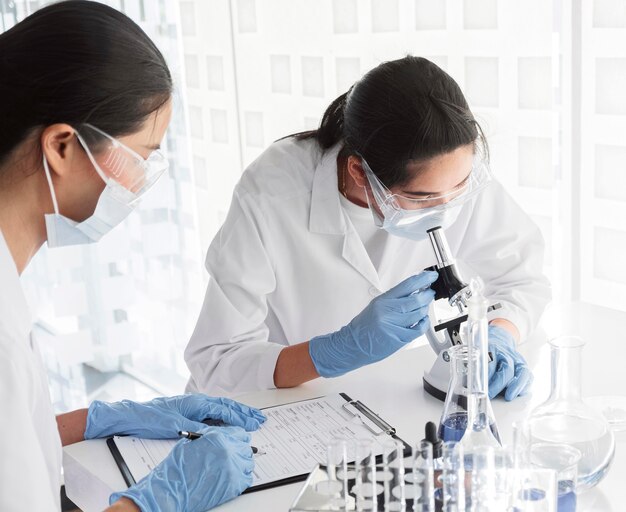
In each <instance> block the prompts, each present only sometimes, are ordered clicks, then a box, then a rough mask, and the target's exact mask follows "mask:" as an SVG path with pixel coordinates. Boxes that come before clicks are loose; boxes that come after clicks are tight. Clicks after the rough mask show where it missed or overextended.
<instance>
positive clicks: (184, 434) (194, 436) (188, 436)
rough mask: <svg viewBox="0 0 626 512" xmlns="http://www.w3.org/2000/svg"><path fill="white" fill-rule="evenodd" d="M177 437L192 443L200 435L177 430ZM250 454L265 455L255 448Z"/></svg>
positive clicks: (200, 435)
mask: <svg viewBox="0 0 626 512" xmlns="http://www.w3.org/2000/svg"><path fill="white" fill-rule="evenodd" d="M178 435H179V436H181V437H185V438H187V439H191V440H192V441H193V440H194V439H199V438H201V437H202V434H198V432H187V431H186V430H179V431H178ZM252 453H254V454H255V455H265V452H262V451H261V450H259V449H258V448H257V447H256V446H253V447H252Z"/></svg>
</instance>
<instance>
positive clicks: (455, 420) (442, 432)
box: [438, 412, 500, 442]
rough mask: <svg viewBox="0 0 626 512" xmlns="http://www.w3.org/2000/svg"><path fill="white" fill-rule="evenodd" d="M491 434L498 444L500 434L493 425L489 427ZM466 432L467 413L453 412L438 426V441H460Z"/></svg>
mask: <svg viewBox="0 0 626 512" xmlns="http://www.w3.org/2000/svg"><path fill="white" fill-rule="evenodd" d="M489 428H490V429H491V432H492V434H493V435H494V437H495V438H496V439H497V440H498V442H500V434H498V427H496V424H495V423H491V424H490V425H489ZM465 430H467V413H466V412H455V413H452V414H451V415H450V416H448V417H447V418H446V419H445V420H444V421H443V423H441V424H440V425H439V431H438V434H439V439H442V440H443V441H444V442H446V441H460V440H461V438H462V437H463V434H465Z"/></svg>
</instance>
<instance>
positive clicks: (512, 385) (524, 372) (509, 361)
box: [489, 325, 533, 401]
mask: <svg viewBox="0 0 626 512" xmlns="http://www.w3.org/2000/svg"><path fill="white" fill-rule="evenodd" d="M489 351H490V352H491V355H492V356H493V360H492V361H491V362H490V363H489V398H494V397H496V396H498V395H499V394H500V393H501V392H502V390H505V392H504V399H505V400H507V401H511V400H513V399H514V398H516V397H518V396H522V395H525V394H526V393H528V391H529V390H530V386H531V384H532V382H533V374H532V372H531V371H530V368H528V364H527V363H526V359H524V356H522V354H520V353H519V352H518V351H517V349H516V348H515V338H513V335H512V334H511V333H509V331H507V330H506V329H503V328H502V327H498V326H496V325H490V326H489Z"/></svg>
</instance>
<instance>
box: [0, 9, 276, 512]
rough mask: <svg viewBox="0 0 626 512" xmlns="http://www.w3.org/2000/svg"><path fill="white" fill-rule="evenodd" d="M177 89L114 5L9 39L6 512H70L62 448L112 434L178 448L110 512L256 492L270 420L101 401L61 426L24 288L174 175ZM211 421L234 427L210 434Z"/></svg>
mask: <svg viewBox="0 0 626 512" xmlns="http://www.w3.org/2000/svg"><path fill="white" fill-rule="evenodd" d="M171 96H172V78H171V76H170V72H169V69H168V67H167V65H166V63H165V60H164V59H163V56H162V55H161V53H160V52H159V50H158V49H157V47H156V46H155V45H154V43H153V42H152V41H150V39H149V38H148V37H147V36H146V34H145V33H144V32H143V31H142V30H141V28H140V27H139V26H137V25H136V24H135V23H134V22H133V21H131V20H130V19H129V18H127V17H126V16H124V15H123V14H121V13H119V12H118V11H116V10H115V9H112V8H110V7H107V6H106V5H103V4H100V3H95V2H87V1H82V0H73V1H68V2H60V3H55V4H52V5H49V6H47V7H45V8H43V9H41V10H39V11H37V12H35V13H34V14H32V15H31V16H29V17H28V18H26V19H25V20H23V21H22V22H21V23H18V24H17V25H15V26H14V27H13V28H11V29H10V30H8V31H7V32H4V33H3V34H0V404H2V413H1V414H0V455H1V457H2V463H1V464H0V482H2V484H1V485H2V488H1V489H2V490H1V492H0V510H2V512H12V511H18V510H19V511H22V510H31V511H37V512H48V511H54V510H59V509H60V504H61V500H60V488H61V446H62V445H67V444H71V443H75V442H78V441H82V440H83V439H95V438H107V437H110V436H113V435H116V434H117V435H136V436H141V437H147V438H153V439H159V438H165V439H171V438H176V437H178V431H180V430H186V431H198V432H200V433H201V434H202V435H201V436H200V438H199V439H197V440H195V441H193V443H191V442H190V441H189V440H183V441H180V442H179V443H177V444H176V445H175V447H174V448H173V450H172V451H171V453H170V454H169V456H168V457H166V458H165V460H164V461H163V462H162V463H161V464H159V465H158V466H157V467H156V468H155V469H154V471H152V472H151V473H149V474H148V475H147V476H146V477H145V478H143V479H142V480H140V481H139V482H137V483H136V484H135V485H133V486H132V487H130V488H128V489H120V492H117V493H114V494H113V495H112V496H111V497H110V503H111V507H110V510H117V511H139V510H141V511H143V512H147V511H160V510H168V511H183V510H185V511H197V512H204V511H205V510H207V509H209V508H211V507H213V506H215V505H218V504H219V503H222V502H224V501H226V500H229V499H231V498H233V497H235V496H237V495H238V494H240V493H241V492H242V491H243V490H244V489H245V488H246V487H248V486H249V485H250V484H251V483H252V469H253V467H254V462H253V459H252V450H251V447H250V434H248V433H247V432H246V430H255V429H256V428H258V427H259V425H260V424H261V423H262V422H263V421H264V416H263V414H262V413H261V412H260V411H258V410H256V409H252V408H250V407H247V406H245V405H242V404H239V403H237V402H233V401H232V400H227V399H223V398H210V397H208V396H205V395H200V394H197V395H186V396H178V397H170V398H157V399H155V400H152V401H150V402H145V403H137V402H131V401H129V400H124V401H122V402H115V403H106V402H101V401H99V400H96V401H94V402H93V403H92V404H91V405H90V406H89V408H88V409H81V410H78V411H72V412H68V413H65V414H60V415H58V416H56V418H55V415H54V412H53V408H52V404H51V402H50V393H49V390H48V384H47V378H46V372H45V369H44V368H43V365H42V364H41V360H40V356H39V352H38V349H37V345H36V343H35V342H34V340H33V339H32V337H31V334H30V331H31V322H30V315H29V312H28V306H27V304H26V299H25V297H24V294H23V291H22V288H21V285H20V280H19V276H20V274H21V273H22V271H23V270H24V268H25V267H26V266H27V265H28V263H29V261H30V259H31V258H32V256H33V255H34V254H35V253H36V252H37V251H38V250H39V248H40V247H41V245H42V244H43V243H44V242H47V244H48V246H49V247H59V246H65V245H76V244H85V243H94V242H96V241H97V240H99V239H100V238H101V237H102V236H104V235H105V234H106V232H108V231H109V230H111V229H112V228H113V227H114V226H115V225H116V224H119V223H120V222H121V221H122V220H123V219H124V218H125V217H126V216H127V215H128V214H129V213H130V212H131V211H132V210H133V209H134V208H135V206H136V204H137V202H138V201H139V200H140V199H141V197H142V196H143V195H144V193H146V192H147V191H148V189H149V188H150V186H151V185H152V184H153V183H154V182H155V181H156V180H157V179H158V178H159V177H161V176H162V175H163V174H164V172H165V171H166V169H167V160H166V159H165V157H164V156H163V155H162V154H161V153H160V152H159V151H158V147H159V145H160V143H161V140H162V138H163V136H164V133H165V130H166V128H167V126H168V124H169V121H170V117H171ZM207 418H213V419H216V420H220V421H223V422H224V423H227V424H229V425H230V426H227V427H219V428H218V427H207V426H206V425H205V424H204V423H202V420H204V419H207Z"/></svg>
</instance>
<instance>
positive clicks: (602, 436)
mask: <svg viewBox="0 0 626 512" xmlns="http://www.w3.org/2000/svg"><path fill="white" fill-rule="evenodd" d="M549 343H550V350H551V372H552V379H551V382H552V386H551V391H550V397H549V398H548V400H547V401H546V402H544V403H543V404H541V405H539V406H538V407H536V408H535V409H534V410H533V411H532V413H531V415H530V418H529V420H528V427H529V435H530V442H531V444H535V443H559V444H567V445H570V446H573V447H574V448H577V449H578V450H580V452H581V454H582V456H581V458H580V461H579V463H578V484H577V487H576V490H577V491H582V490H585V489H589V488H591V487H593V486H595V485H596V484H597V483H598V482H599V481H600V480H602V478H603V477H604V475H605V474H606V473H607V471H608V469H609V466H610V464H611V462H612V461H613V456H614V454H615V439H614V437H613V433H612V431H611V429H610V427H609V424H608V423H607V421H606V419H605V418H604V416H602V413H600V412H599V411H596V410H595V409H593V408H591V407H589V406H588V405H586V404H585V403H584V402H583V400H582V391H581V389H582V388H581V373H582V349H583V347H584V345H585V342H584V341H583V340H582V339H581V338H579V337H577V336H561V337H559V338H555V339H553V340H550V342H549Z"/></svg>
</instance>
